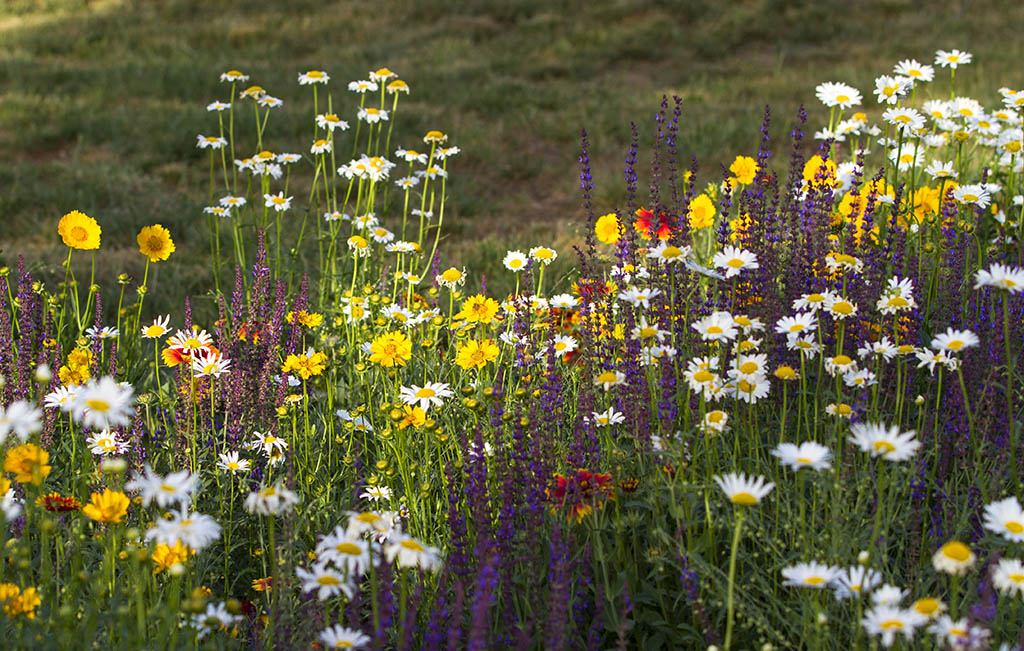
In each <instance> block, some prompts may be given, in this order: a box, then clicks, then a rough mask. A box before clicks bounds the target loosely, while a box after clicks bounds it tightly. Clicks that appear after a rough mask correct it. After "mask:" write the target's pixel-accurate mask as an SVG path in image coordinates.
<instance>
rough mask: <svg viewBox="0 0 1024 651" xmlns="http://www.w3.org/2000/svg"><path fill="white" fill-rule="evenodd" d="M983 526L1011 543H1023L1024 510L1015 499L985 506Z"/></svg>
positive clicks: (1011, 498)
mask: <svg viewBox="0 0 1024 651" xmlns="http://www.w3.org/2000/svg"><path fill="white" fill-rule="evenodd" d="M984 525H985V528H986V529H988V530H989V531H992V532H995V533H997V534H999V535H1001V536H1003V537H1004V538H1006V539H1007V540H1009V541H1011V542H1015V543H1024V509H1022V508H1021V505H1020V502H1018V501H1017V498H1016V497H1007V498H1006V499H1002V500H999V501H998V502H992V503H991V504H988V505H986V506H985V521H984Z"/></svg>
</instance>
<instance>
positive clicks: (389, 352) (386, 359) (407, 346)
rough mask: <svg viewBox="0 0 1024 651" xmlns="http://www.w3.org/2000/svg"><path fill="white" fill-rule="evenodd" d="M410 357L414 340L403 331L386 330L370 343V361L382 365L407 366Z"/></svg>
mask: <svg viewBox="0 0 1024 651" xmlns="http://www.w3.org/2000/svg"><path fill="white" fill-rule="evenodd" d="M410 359H412V341H410V340H409V338H408V337H406V336H405V335H404V334H403V333H401V332H386V333H384V334H382V335H381V336H379V337H377V338H376V339H374V340H373V342H372V343H371V344H370V361H371V362H375V363H377V364H380V365H381V366H384V367H388V368H390V367H392V366H405V363H406V361H408V360H410Z"/></svg>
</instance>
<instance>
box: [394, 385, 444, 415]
mask: <svg viewBox="0 0 1024 651" xmlns="http://www.w3.org/2000/svg"><path fill="white" fill-rule="evenodd" d="M451 397H452V390H451V389H450V388H449V387H448V385H447V384H444V383H443V382H428V383H427V384H425V385H423V386H422V387H421V386H417V385H415V384H414V385H412V386H408V387H402V388H401V390H399V399H400V400H401V401H402V402H403V403H404V404H406V405H416V404H418V405H419V406H420V409H422V410H423V411H428V410H429V409H430V408H431V407H440V406H441V405H443V404H444V398H451Z"/></svg>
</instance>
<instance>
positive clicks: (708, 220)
mask: <svg viewBox="0 0 1024 651" xmlns="http://www.w3.org/2000/svg"><path fill="white" fill-rule="evenodd" d="M687 213H688V214H689V216H690V228H691V229H692V230H697V229H699V228H708V227H710V226H714V225H715V214H716V213H717V211H716V210H715V204H713V203H711V197H709V196H708V195H706V194H700V195H697V196H696V197H694V198H693V200H692V201H690V206H689V208H688V209H687Z"/></svg>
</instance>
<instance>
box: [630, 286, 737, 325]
mask: <svg viewBox="0 0 1024 651" xmlns="http://www.w3.org/2000/svg"><path fill="white" fill-rule="evenodd" d="M660 295H661V290H660V289H651V288H644V289H641V288H638V287H632V286H631V287H629V288H627V289H625V290H623V291H621V292H619V300H622V301H625V302H627V303H629V304H630V305H632V306H634V307H644V308H646V309H650V308H651V300H652V299H654V298H655V297H657V296H660ZM729 320H730V321H731V320H732V317H729Z"/></svg>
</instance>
